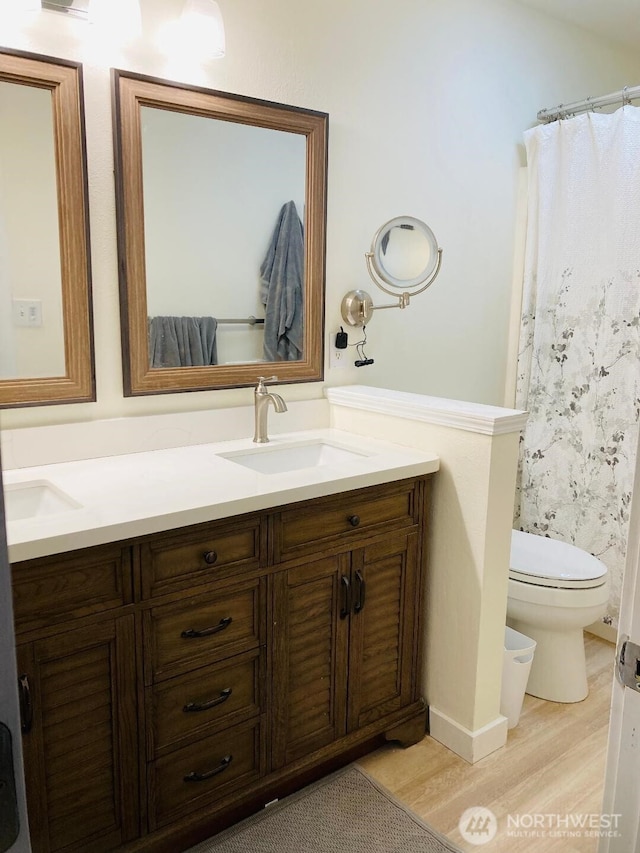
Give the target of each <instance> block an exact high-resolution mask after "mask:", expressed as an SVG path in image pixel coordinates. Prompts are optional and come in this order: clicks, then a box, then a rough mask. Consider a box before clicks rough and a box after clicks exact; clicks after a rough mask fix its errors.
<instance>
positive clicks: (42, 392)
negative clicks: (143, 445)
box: [0, 48, 95, 408]
mask: <svg viewBox="0 0 640 853" xmlns="http://www.w3.org/2000/svg"><path fill="white" fill-rule="evenodd" d="M0 116H1V123H2V133H1V134H0V407H2V408H8V407H13V406H35V405H37V406H40V405H44V404H48V403H72V402H83V401H89V400H95V378H94V354H93V333H92V331H93V330H92V314H91V273H90V262H89V216H88V202H87V173H86V154H85V136H84V113H83V102H82V66H81V65H80V64H78V63H75V62H69V61H67V60H62V59H54V58H51V57H46V56H39V55H37V54H32V53H25V52H22V51H14V50H9V49H5V48H0Z"/></svg>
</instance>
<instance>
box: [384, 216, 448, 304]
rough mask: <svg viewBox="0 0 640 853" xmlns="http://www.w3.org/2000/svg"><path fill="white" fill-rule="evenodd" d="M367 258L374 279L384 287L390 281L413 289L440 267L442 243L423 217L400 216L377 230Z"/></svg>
mask: <svg viewBox="0 0 640 853" xmlns="http://www.w3.org/2000/svg"><path fill="white" fill-rule="evenodd" d="M367 260H368V262H369V271H370V272H371V274H372V276H373V277H374V280H376V277H377V279H380V281H377V280H376V284H378V286H380V287H382V289H383V290H386V288H385V287H383V285H384V284H387V285H389V286H391V287H395V288H398V289H400V290H402V291H409V292H410V291H411V288H420V286H421V285H423V284H424V282H426V281H427V280H428V279H430V278H431V277H432V276H433V274H434V272H435V271H436V269H437V268H438V264H439V261H440V257H439V250H438V242H437V240H436V238H435V235H434V233H433V231H432V230H431V229H430V228H429V226H428V225H426V224H425V223H424V222H422V221H421V220H420V219H416V218H415V217H413V216H397V217H396V218H395V219H391V220H389V222H386V223H385V224H384V225H383V226H382V228H380V229H379V230H378V231H377V233H376V235H375V236H374V238H373V243H372V244H371V252H370V253H369V254H368V255H367ZM386 292H387V293H388V292H389V291H386Z"/></svg>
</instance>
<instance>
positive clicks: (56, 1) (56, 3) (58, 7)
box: [32, 0, 89, 21]
mask: <svg viewBox="0 0 640 853" xmlns="http://www.w3.org/2000/svg"><path fill="white" fill-rule="evenodd" d="M32 5H34V6H35V7H36V8H38V9H40V8H42V9H46V10H47V11H48V12H63V13H64V14H65V15H73V16H74V17H77V18H84V20H85V21H86V20H87V18H88V15H89V0H41V2H40V1H39V2H37V3H34V4H32Z"/></svg>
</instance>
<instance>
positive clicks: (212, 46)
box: [179, 0, 225, 59]
mask: <svg viewBox="0 0 640 853" xmlns="http://www.w3.org/2000/svg"><path fill="white" fill-rule="evenodd" d="M179 33H180V35H179V39H180V42H181V47H183V48H184V50H185V51H189V52H191V53H194V52H195V53H197V54H198V56H199V57H201V58H202V59H205V58H207V57H220V56H224V52H225V35H224V21H223V20H222V13H221V12H220V7H219V6H218V4H217V3H216V2H215V0H186V3H185V5H184V9H183V11H182V16H181V18H180V21H179Z"/></svg>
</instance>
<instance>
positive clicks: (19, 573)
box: [12, 545, 132, 633]
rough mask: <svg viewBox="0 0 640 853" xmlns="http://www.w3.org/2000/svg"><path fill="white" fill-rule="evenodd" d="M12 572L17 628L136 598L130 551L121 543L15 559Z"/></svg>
mask: <svg viewBox="0 0 640 853" xmlns="http://www.w3.org/2000/svg"><path fill="white" fill-rule="evenodd" d="M12 575H13V607H14V612H15V621H16V632H17V633H23V632H25V631H28V630H31V629H33V628H42V627H44V626H47V625H53V624H56V623H58V622H63V621H67V620H68V619H71V618H75V617H78V616H86V615H87V614H89V613H97V612H99V611H102V610H110V609H112V608H114V607H120V606H121V605H123V604H128V603H129V602H130V601H131V595H132V593H131V587H132V584H131V558H130V550H129V549H128V548H123V547H120V546H118V545H115V546H114V545H108V546H105V547H98V548H87V549H83V550H81V551H73V552H71V553H70V554H62V555H61V554H56V555H55V556H53V557H41V558H39V559H37V560H27V561H25V562H23V563H15V564H14V565H13V566H12Z"/></svg>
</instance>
